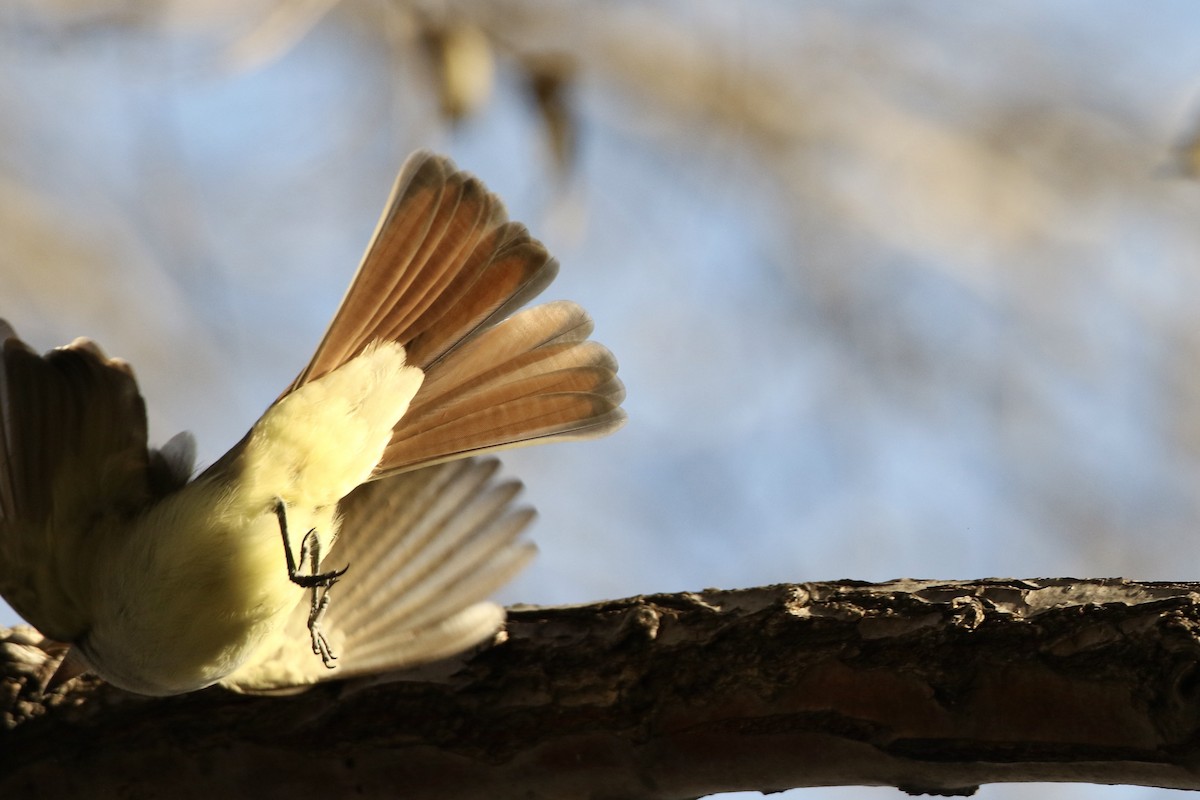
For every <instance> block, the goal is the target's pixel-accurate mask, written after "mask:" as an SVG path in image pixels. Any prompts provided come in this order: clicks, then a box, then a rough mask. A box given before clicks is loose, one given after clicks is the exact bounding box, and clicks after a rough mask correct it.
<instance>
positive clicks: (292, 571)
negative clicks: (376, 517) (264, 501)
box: [275, 498, 350, 669]
mask: <svg viewBox="0 0 1200 800" xmlns="http://www.w3.org/2000/svg"><path fill="white" fill-rule="evenodd" d="M275 516H276V518H277V519H278V520H279V532H280V533H281V534H282V535H283V552H284V555H285V556H286V557H287V570H288V580H290V581H291V582H292V583H294V584H296V585H297V586H302V587H304V588H306V589H311V590H312V603H311V605H310V607H309V612H308V633H309V635H310V636H312V647H313V652H314V653H316V654H317V655H319V656H320V657H321V662H322V663H323V664H324V665H325V666H326V667H329V668H330V669H333V666H334V665H333V663H332V662H333V661H335V660H337V656H336V655H335V654H334V652H333V650H332V648H330V646H329V642H327V641H326V640H325V635H324V634H323V633H321V618H322V617H324V616H325V610H326V609H327V608H329V589H330V587H332V586H333V585H334V584H335V583H337V581H338V578H340V577H342V576H343V575H345V574H346V570H347V569H349V568H350V567H349V565H347V566H345V567H342V568H341V569H339V570H333V571H331V572H317V569H318V568H319V567H320V566H321V540H320V539H318V538H317V531H316V529H315V528H314V529H312V530H310V531H309V532H308V533H306V534H305V535H304V538H303V539H301V540H300V560H301V561H304V560H305V559H306V558H307V559H308V574H307V575H302V574H301V573H300V571H299V569H298V568H297V566H296V558H295V556H293V555H292V541H291V537H290V536H288V528H287V507H286V506H285V504H284V502H283V500H282V499H281V498H276V500H275Z"/></svg>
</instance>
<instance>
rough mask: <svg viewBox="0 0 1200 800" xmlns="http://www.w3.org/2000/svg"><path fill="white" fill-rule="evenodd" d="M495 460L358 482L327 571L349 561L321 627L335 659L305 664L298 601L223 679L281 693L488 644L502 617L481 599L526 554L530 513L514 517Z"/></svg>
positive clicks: (509, 486)
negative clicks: (254, 653)
mask: <svg viewBox="0 0 1200 800" xmlns="http://www.w3.org/2000/svg"><path fill="white" fill-rule="evenodd" d="M498 466H499V464H498V462H497V461H495V460H494V459H467V460H462V461H456V462H453V463H449V464H443V465H439V466H435V467H430V468H427V469H423V470H417V471H414V472H408V473H404V474H400V475H396V476H393V477H390V478H386V479H383V480H379V481H374V482H372V483H369V484H366V485H364V486H362V487H360V488H359V489H357V490H356V491H355V492H353V493H352V494H351V495H350V496H349V497H347V498H346V499H345V500H344V501H343V503H342V505H341V506H340V508H339V510H340V511H341V512H342V514H343V523H342V532H341V534H340V536H339V537H338V540H337V542H336V543H335V544H334V546H333V548H332V549H331V550H330V553H329V556H328V559H329V561H327V563H338V564H349V566H350V568H349V571H348V572H347V574H346V578H345V579H344V580H343V581H342V582H341V583H339V584H338V585H337V591H338V596H337V598H336V602H334V603H332V604H330V606H329V610H328V613H327V614H326V616H325V618H324V619H323V621H322V624H321V628H322V631H323V632H324V634H325V636H326V638H327V639H328V640H329V642H330V644H331V645H333V647H334V649H335V650H336V651H337V652H338V656H339V657H338V661H337V662H336V663H337V667H336V668H335V669H333V670H329V669H326V668H325V667H324V666H323V665H322V663H321V661H320V659H317V658H315V657H314V656H313V654H312V651H311V646H310V643H309V637H308V634H307V623H308V607H307V605H306V604H302V605H301V606H299V607H297V609H296V610H295V612H294V613H293V614H292V616H291V618H290V619H289V621H288V623H287V625H286V626H285V627H284V629H283V630H282V631H281V632H280V634H279V635H278V636H277V637H276V638H274V639H272V640H271V641H270V642H269V643H268V644H267V645H265V646H264V647H263V648H262V649H261V650H260V652H259V654H258V657H257V658H254V659H252V661H251V662H250V663H248V664H247V665H246V666H244V667H243V668H242V669H241V670H239V671H238V672H236V673H234V674H233V675H232V676H230V678H228V679H227V680H226V681H225V685H226V686H227V687H229V688H232V689H235V690H237V691H242V692H248V693H280V692H285V693H286V692H290V691H295V690H298V689H302V688H304V687H306V686H308V685H310V684H312V683H314V682H316V681H320V680H327V679H335V678H347V677H351V676H354V675H362V674H374V673H383V672H393V671H396V670H399V669H404V668H405V667H409V666H414V665H417V664H421V663H425V662H428V661H432V660H436V659H438V658H443V657H446V656H449V655H452V654H454V653H456V652H460V651H462V650H465V649H467V648H469V647H472V646H474V645H476V644H479V643H480V642H482V641H484V640H486V639H488V638H490V637H491V636H493V635H494V634H495V633H496V631H497V630H499V628H500V626H501V624H502V623H503V620H504V612H503V610H502V609H501V608H500V607H499V606H496V605H495V604H494V603H490V602H487V601H486V598H487V597H488V596H489V595H490V594H492V592H494V591H495V590H496V589H497V588H498V587H500V586H501V585H503V584H504V583H505V582H507V581H508V580H509V579H510V578H511V577H512V576H513V575H514V574H515V573H516V572H517V571H518V570H520V568H521V567H522V566H524V565H525V564H526V563H527V562H528V561H529V559H530V558H531V557H532V555H533V545H532V544H530V543H528V542H526V541H523V540H521V539H520V538H519V537H520V534H521V532H522V531H523V530H524V529H525V527H526V526H527V525H528V523H529V521H530V519H531V518H532V516H533V512H532V511H531V510H530V509H527V508H515V509H514V508H513V506H512V503H513V500H514V498H515V496H516V494H517V493H518V492H519V491H520V484H518V483H516V482H515V481H504V482H498V481H496V480H495V474H496V471H497V468H498Z"/></svg>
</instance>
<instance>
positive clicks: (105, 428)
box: [0, 321, 177, 641]
mask: <svg viewBox="0 0 1200 800" xmlns="http://www.w3.org/2000/svg"><path fill="white" fill-rule="evenodd" d="M0 340H2V342H3V344H2V345H0V347H2V353H0V595H3V596H4V598H5V599H6V600H7V601H8V602H9V603H10V604H11V605H12V607H13V608H14V609H15V610H16V611H17V613H18V614H20V615H21V616H22V617H24V618H25V619H26V620H27V621H28V622H29V623H30V624H32V625H34V626H35V627H36V628H38V629H39V630H40V631H41V632H42V633H43V634H45V635H47V636H49V637H51V638H54V639H59V640H61V641H71V640H73V639H75V638H76V637H77V636H79V635H80V634H81V633H82V632H83V630H84V629H85V628H86V626H87V624H88V616H87V612H86V609H87V606H88V603H87V600H86V593H87V591H88V586H89V583H90V580H91V578H92V574H91V567H92V564H91V554H92V553H94V552H96V549H97V548H98V547H102V546H103V545H104V543H103V542H98V541H96V540H97V538H98V537H103V536H111V535H112V533H109V531H111V530H112V527H111V526H101V525H97V524H96V523H97V521H98V520H101V519H103V518H104V517H108V516H122V515H131V514H133V513H135V512H136V511H138V510H139V509H141V508H142V507H144V506H145V504H146V503H147V502H149V501H150V499H151V498H152V497H153V496H154V494H155V492H165V491H168V490H169V489H170V488H172V487H173V486H174V485H175V483H176V479H175V477H174V473H172V470H175V469H176V467H177V465H176V464H174V461H175V460H176V459H175V458H174V456H172V455H170V454H169V455H168V456H167V457H160V456H157V455H155V456H152V454H151V452H150V451H148V450H147V448H146V411H145V406H144V404H143V402H142V397H141V395H140V394H139V393H138V388H137V381H136V380H135V379H134V376H133V371H132V370H131V369H130V368H129V365H128V364H127V363H125V362H124V361H122V360H120V359H115V358H109V357H107V356H106V355H105V354H104V352H103V351H102V350H101V349H100V348H99V346H97V345H96V344H95V342H92V341H90V340H88V339H76V340H75V341H74V342H72V343H71V344H69V345H67V346H65V347H60V348H56V349H54V350H51V351H50V352H48V353H46V354H45V355H44V356H41V355H38V354H37V353H35V352H34V351H33V350H31V349H30V348H29V347H28V346H27V345H26V344H25V343H24V342H22V341H21V340H20V339H18V338H17V336H16V334H15V333H14V332H13V329H12V328H11V327H10V326H9V325H8V324H7V323H5V322H3V321H0ZM152 461H153V462H154V463H153V464H152Z"/></svg>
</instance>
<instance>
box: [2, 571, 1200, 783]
mask: <svg viewBox="0 0 1200 800" xmlns="http://www.w3.org/2000/svg"><path fill="white" fill-rule="evenodd" d="M1198 630H1200V584H1193V583H1135V582H1130V581H1124V580H1116V579H1113V580H1069V579H1043V580H984V581H973V582H935V581H915V580H902V581H893V582H889V583H881V584H869V583H861V582H855V581H840V582H830V583H806V584H795V585H779V586H768V587H762V588H755V589H745V590H736V591H723V590H709V591H704V592H697V593H685V594H677V595H654V596H646V597H636V598H632V599H627V600H618V601H611V602H604V603H597V604H592V605H586V606H572V607H557V608H532V607H518V608H514V609H510V612H509V623H508V634H507V637H506V638H505V640H504V641H502V642H501V643H499V644H497V645H495V646H492V647H488V648H486V649H482V650H480V651H477V652H474V653H470V654H467V655H465V656H462V657H460V658H457V659H453V660H450V661H446V662H440V663H438V664H435V665H430V666H428V667H425V668H423V669H420V670H416V671H412V672H408V673H404V674H403V675H401V676H388V677H387V678H382V677H381V678H378V679H372V680H357V681H350V682H345V683H332V684H327V685H325V686H320V687H317V688H315V689H313V690H312V691H309V692H306V693H304V694H301V695H297V696H293V697H283V698H275V697H267V698H263V697H259V698H254V697H243V696H238V695H234V694H230V693H228V692H225V691H223V690H220V689H209V690H205V691H202V692H197V693H194V694H192V695H186V696H183V697H175V698H142V697H137V696H135V695H130V694H127V693H125V692H122V691H120V690H117V689H114V688H113V687H111V686H107V685H105V684H102V683H100V682H98V681H88V680H86V679H85V680H81V681H77V682H75V683H74V684H71V685H69V686H68V688H67V690H66V691H61V692H57V693H54V694H51V695H49V696H43V695H41V693H40V692H39V691H38V689H37V685H38V683H39V681H40V680H43V679H44V677H45V673H46V671H47V670H49V669H52V668H53V665H52V663H51V662H52V659H51V662H48V661H47V659H48V658H50V655H51V654H52V653H53V652H54V651H53V648H52V647H49V646H48V643H46V642H43V641H42V640H41V638H40V637H39V636H38V635H37V634H36V633H33V632H32V631H30V630H29V629H21V628H18V629H15V630H12V631H6V630H4V629H0V796H3V797H13V798H17V797H31V796H42V795H45V796H60V795H61V796H70V794H72V793H73V794H74V795H75V796H86V797H172V798H187V797H197V798H199V797H204V798H210V797H212V796H214V795H216V794H217V793H230V794H231V795H232V796H251V795H253V796H256V797H264V798H270V797H280V798H289V800H297V799H298V798H307V797H318V796H319V797H330V796H333V797H340V796H361V797H394V796H404V797H406V798H438V799H439V800H442V799H443V798H489V799H490V798H508V797H523V798H538V797H547V798H550V797H553V798H597V799H600V798H617V797H621V798H654V799H658V798H662V799H664V800H666V799H667V798H692V797H699V796H702V795H706V794H711V793H714V792H721V791H734V790H758V791H764V792H771V791H779V790H783V789H787V788H792V787H799V786H829V785H884V786H895V787H898V788H901V789H903V790H905V791H908V792H911V793H932V794H969V793H970V792H971V791H973V789H974V788H975V787H977V786H978V785H980V784H984V783H991V782H1003V781H1077V782H1091V783H1124V784H1141V785H1147V786H1163V787H1172V788H1180V789H1197V788H1200V774H1198V772H1197V767H1198V766H1200V664H1198V656H1200V638H1198V636H1197V631H1198Z"/></svg>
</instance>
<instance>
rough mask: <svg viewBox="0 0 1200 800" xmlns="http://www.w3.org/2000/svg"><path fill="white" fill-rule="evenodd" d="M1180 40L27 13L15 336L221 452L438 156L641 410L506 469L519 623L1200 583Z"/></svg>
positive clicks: (1020, 794)
mask: <svg viewBox="0 0 1200 800" xmlns="http://www.w3.org/2000/svg"><path fill="white" fill-rule="evenodd" d="M1198 32H1200V8H1198V7H1197V6H1196V5H1195V4H1192V3H1189V2H1174V3H1172V2H1111V3H1105V4H1102V5H1098V4H1093V3H1084V2H1071V1H1070V0H1054V1H1053V2H1045V1H1044V0H1042V1H1039V2H1033V1H1032V0H1030V1H1029V2H1023V1H1021V0H1004V2H995V3H986V4H983V3H960V4H949V3H933V2H896V1H895V0H860V1H858V2H846V0H826V1H819V0H805V1H804V2H799V1H796V2H770V0H747V1H746V2H741V3H728V2H722V1H721V0H708V2H701V1H700V0H688V1H687V2H683V1H682V0H680V1H679V2H649V0H645V1H644V2H638V1H637V0H624V1H622V2H618V1H617V0H610V2H606V3H595V2H585V1H584V0H580V1H579V2H571V1H570V0H537V1H535V0H478V1H477V2H470V1H469V0H462V2H452V1H451V0H445V1H444V2H435V1H433V0H430V2H402V1H401V0H374V1H369V0H344V1H343V2H336V0H290V2H280V1H279V0H237V1H236V2H235V0H203V1H201V0H167V1H165V2H160V3H145V2H138V0H99V1H97V0H92V1H91V2H86V3H85V2H81V0H21V1H19V2H13V3H7V4H5V5H4V6H3V7H2V8H0V316H2V317H4V318H7V319H8V320H9V321H10V322H12V324H13V325H14V326H15V327H16V329H17V331H18V332H19V333H20V334H21V335H22V337H23V338H25V339H26V340H27V341H29V342H30V343H31V344H32V345H33V346H34V347H35V348H37V349H48V348H50V347H52V346H55V345H58V344H63V343H66V342H68V341H70V340H71V339H72V338H74V337H75V336H78V335H87V336H91V337H93V338H95V339H97V340H98V341H99V342H100V343H101V344H102V345H103V346H104V347H105V348H106V349H107V350H108V352H109V353H111V354H114V355H119V356H121V357H124V358H126V359H128V360H129V361H130V362H131V363H132V364H133V365H134V366H135V368H136V370H137V373H138V377H139V380H140V383H141V387H142V390H143V393H144V394H145V396H146V398H147V402H148V405H149V409H150V417H151V434H152V439H153V440H154V441H155V442H157V443H161V442H163V441H165V440H166V439H167V438H168V437H169V436H170V435H172V434H173V433H175V432H176V431H178V430H181V429H185V428H186V429H190V430H192V431H193V432H195V433H196V435H197V438H198V440H199V444H200V456H201V460H202V461H203V462H205V463H207V462H211V461H212V460H214V459H216V458H217V457H218V456H219V455H220V454H221V453H222V452H223V451H224V449H225V448H226V447H228V446H229V445H231V444H232V443H233V442H235V441H236V440H237V439H239V438H240V437H241V435H242V433H243V432H244V431H245V430H246V429H247V428H248V427H249V426H250V424H252V423H253V421H254V420H255V419H256V418H257V416H258V414H259V413H261V411H262V410H263V409H264V408H265V406H266V405H267V403H269V402H270V400H272V399H273V398H274V397H275V396H276V394H277V393H278V392H279V390H280V389H281V388H282V387H283V386H284V385H286V384H287V383H288V382H289V381H290V380H291V378H292V377H293V376H294V375H295V373H296V372H297V371H298V370H299V369H300V367H301V366H302V365H303V364H304V362H305V361H306V360H307V357H308V356H309V354H310V353H311V350H312V348H313V347H314V346H315V344H316V342H317V340H318V339H319V337H320V335H321V332H322V331H323V329H324V326H325V324H326V322H327V321H328V318H329V316H330V315H331V314H332V312H333V309H334V308H335V306H336V305H337V302H338V300H339V299H340V297H341V295H342V293H343V291H344V289H345V287H346V285H347V283H348V281H349V279H350V276H351V275H352V273H353V271H354V268H355V266H356V264H357V262H358V259H359V256H360V255H361V252H362V249H363V247H364V246H365V244H366V241H367V239H368V237H369V236H370V233H371V231H372V230H373V228H374V225H375V221H376V218H377V216H378V214H379V212H380V210H381V209H382V207H383V203H384V201H385V199H386V197H387V194H388V191H389V188H390V186H391V183H392V180H393V178H394V176H395V173H396V171H397V170H398V168H399V166H400V164H401V163H402V161H403V159H404V157H405V156H406V155H407V154H408V153H409V152H410V151H412V150H413V149H416V148H417V147H428V148H432V149H434V150H437V151H441V152H444V153H447V154H449V155H451V156H452V157H453V158H454V159H455V160H456V161H457V162H458V164H459V165H460V166H461V167H463V168H466V169H469V170H470V171H472V172H475V173H476V174H478V175H479V176H480V177H482V178H483V179H484V180H485V181H486V183H487V184H488V185H489V186H490V187H491V188H492V189H493V190H494V191H496V192H497V193H498V194H500V196H502V197H503V198H504V199H505V200H506V202H507V203H508V206H509V209H510V212H511V214H512V215H513V216H514V217H515V218H517V219H520V220H522V221H524V222H526V223H527V224H528V225H529V226H530V228H531V229H532V230H533V231H534V233H535V234H536V235H537V236H538V237H539V238H541V239H542V240H543V241H545V242H546V243H547V245H548V246H549V247H550V249H551V251H552V252H554V253H555V254H556V255H557V256H558V258H559V260H560V262H561V263H562V273H561V277H560V279H559V280H558V281H557V282H556V283H555V284H554V286H552V287H551V289H550V290H549V291H548V292H547V295H546V296H547V297H548V298H550V297H555V298H557V297H566V298H571V299H574V300H577V301H579V302H581V303H583V304H584V305H585V306H586V307H587V308H588V309H589V310H590V311H591V312H592V314H593V316H594V317H595V319H596V331H597V332H596V338H597V339H599V340H600V341H602V342H604V343H605V344H607V345H609V346H610V347H611V348H612V350H613V351H614V352H615V353H616V354H617V356H618V358H619V359H620V361H621V374H622V376H623V378H624V380H625V382H626V384H627V386H628V389H629V399H628V401H627V403H626V407H627V409H628V411H629V415H630V422H629V424H628V426H627V427H626V428H625V429H624V430H623V431H621V432H620V433H619V434H618V435H616V436H614V437H612V438H610V439H607V440H604V441H600V442H591V443H584V444H571V445H559V446H555V447H547V448H534V449H528V450H523V451H520V452H517V453H514V454H512V455H511V456H508V457H506V458H505V462H506V464H507V467H508V472H509V473H510V474H513V475H517V476H519V477H520V478H522V479H523V480H524V481H525V483H526V486H527V491H526V494H525V498H526V500H527V501H528V502H530V503H533V504H535V505H536V506H537V507H538V508H539V510H540V512H541V516H540V521H539V522H538V524H537V525H536V527H535V529H534V532H533V535H534V537H535V538H536V540H537V542H538V544H539V546H540V548H541V556H540V558H539V559H538V560H537V561H536V562H535V564H534V566H533V567H532V568H530V569H529V570H528V571H527V572H526V573H525V574H524V575H523V576H522V578H521V579H520V580H519V581H518V582H517V583H516V584H514V585H513V586H512V587H510V588H509V589H508V590H506V592H505V593H504V597H503V599H504V600H505V601H507V602H518V601H520V602H530V603H543V604H545V603H565V602H587V601H592V600H599V599H603V598H611V597H619V596H627V595H632V594H638V593H650V592H674V591H682V590H691V589H701V588H704V587H709V586H717V587H725V588H733V587H744V586H752V585H759V584H767V583H772V582H779V581H804V580H823V579H836V578H843V577H851V578H859V579H867V580H882V579H888V578H894V577H902V576H909V577H927V578H962V579H966V578H979V577H987V576H1019V577H1037V576H1087V577H1101V576H1115V575H1119V576H1125V577H1130V578H1142V579H1190V580H1194V579H1197V577H1198V573H1200V541H1198V539H1200V537H1198V536H1197V531H1198V528H1200V492H1197V491H1196V489H1197V487H1198V485H1200V480H1198V479H1200V413H1198V409H1200V317H1198V315H1197V313H1196V301H1197V298H1200V224H1198V221H1200V184H1198V183H1197V180H1196V175H1197V171H1198V170H1200V144H1197V142H1196V141H1195V138H1194V137H1195V134H1196V131H1197V130H1198V129H1200V128H1198V125H1197V122H1198V120H1200V36H1198V35H1197V33H1198ZM14 621H15V616H14V615H13V614H12V612H11V611H8V610H7V608H5V609H2V610H0V623H11V622H14ZM1167 795H1168V793H1167V792H1166V791H1162V790H1151V789H1141V788H1129V787H1125V788H1105V787H1093V786H1036V787H1021V786H988V787H984V788H983V789H982V790H981V791H980V792H979V794H978V795H977V796H978V797H981V798H985V800H1000V799H1001V798H1005V799H1008V798H1031V797H1035V796H1036V797H1039V798H1049V799H1050V800H1063V799H1065V798H1085V797H1086V798H1095V797H1101V798H1121V799H1122V800H1125V799H1126V798H1145V799H1147V800H1148V799H1149V798H1156V799H1157V798H1164V797H1166V796H1167ZM751 796H756V795H751ZM787 796H788V797H795V798H805V799H806V800H807V799H808V798H838V799H839V800H841V799H844V798H858V797H867V798H891V797H900V796H901V795H900V794H899V793H898V792H896V791H895V790H892V789H855V788H847V789H820V790H815V789H814V790H803V791H796V792H793V793H789V794H788V795H787Z"/></svg>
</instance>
